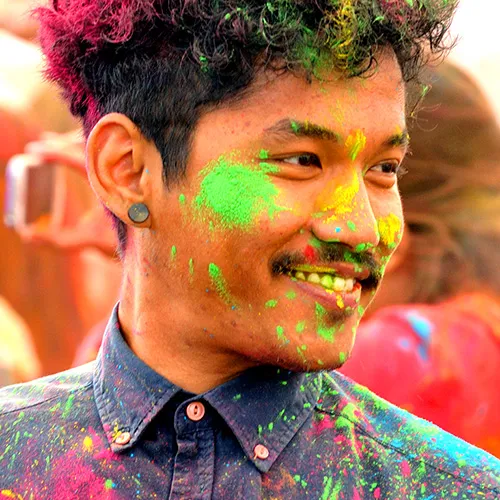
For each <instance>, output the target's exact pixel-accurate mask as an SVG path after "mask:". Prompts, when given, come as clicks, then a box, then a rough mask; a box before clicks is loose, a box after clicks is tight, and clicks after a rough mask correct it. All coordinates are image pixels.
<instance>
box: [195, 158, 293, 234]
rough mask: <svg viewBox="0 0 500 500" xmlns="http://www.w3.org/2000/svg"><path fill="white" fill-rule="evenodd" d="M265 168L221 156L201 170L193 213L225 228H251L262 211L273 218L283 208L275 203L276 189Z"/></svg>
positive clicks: (277, 192)
mask: <svg viewBox="0 0 500 500" xmlns="http://www.w3.org/2000/svg"><path fill="white" fill-rule="evenodd" d="M264 170H265V169H263V168H260V167H256V166H254V165H252V166H246V165H243V164H241V163H232V162H229V161H228V160H227V159H226V158H224V157H220V158H219V159H218V160H217V161H216V162H215V163H214V164H211V165H209V166H208V167H207V168H205V169H203V171H202V172H201V173H200V175H201V176H202V177H203V180H202V182H201V185H200V192H199V194H198V195H197V196H196V197H195V199H194V200H193V206H194V209H195V212H197V213H198V215H199V216H200V218H202V219H205V218H210V217H213V218H214V224H215V225H218V226H219V227H220V228H222V229H225V230H230V229H235V228H239V229H243V230H250V229H252V228H253V227H255V226H256V222H257V219H258V218H259V217H260V216H261V215H263V214H265V213H267V215H268V217H269V218H270V219H273V218H274V217H275V216H276V214H277V213H279V212H281V211H283V210H286V209H285V208H284V207H280V206H278V205H277V204H276V198H277V196H278V194H279V191H278V188H277V187H276V186H275V185H274V184H273V183H272V182H271V180H270V178H269V177H268V175H266V172H265V171H264Z"/></svg>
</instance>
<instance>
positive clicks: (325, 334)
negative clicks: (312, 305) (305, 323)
mask: <svg viewBox="0 0 500 500" xmlns="http://www.w3.org/2000/svg"><path fill="white" fill-rule="evenodd" d="M327 317H328V312H327V310H326V309H325V308H324V307H323V306H322V305H321V304H318V302H316V321H317V327H316V328H317V330H316V331H317V333H318V335H319V336H320V337H321V338H323V339H325V340H327V341H328V342H333V340H334V338H335V333H336V331H337V328H336V327H335V326H327Z"/></svg>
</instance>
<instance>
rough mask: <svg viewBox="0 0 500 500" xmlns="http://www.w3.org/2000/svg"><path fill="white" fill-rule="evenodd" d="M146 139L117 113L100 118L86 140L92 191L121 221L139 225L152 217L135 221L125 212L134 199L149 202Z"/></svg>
mask: <svg viewBox="0 0 500 500" xmlns="http://www.w3.org/2000/svg"><path fill="white" fill-rule="evenodd" d="M146 143H147V141H146V139H145V138H144V136H143V135H142V134H141V132H140V131H139V129H138V128H137V127H136V126H135V124H134V123H133V122H132V121H131V120H130V119H129V118H127V117H126V116H125V115H122V114H119V113H111V114H108V115H106V116H104V117H103V118H101V119H100V120H99V122H98V123H97V124H96V125H95V127H94V128H93V129H92V132H91V133H90V135H89V138H88V140H87V170H88V175H89V180H90V184H91V185H92V188H93V189H94V191H95V193H96V194H97V196H98V197H99V198H100V199H101V201H102V202H103V203H104V205H105V206H106V207H107V208H108V210H110V211H111V212H113V214H115V215H116V216H117V217H118V218H119V219H120V220H121V221H123V222H124V223H125V224H128V225H132V226H140V227H150V226H151V217H149V218H148V219H147V220H146V221H145V222H143V223H141V224H137V223H132V221H131V220H130V219H129V217H128V215H127V213H128V210H129V208H130V207H131V206H132V205H134V204H135V203H145V204H146V205H148V198H149V195H150V181H149V176H148V175H147V170H146V167H145V161H144V160H145V148H146Z"/></svg>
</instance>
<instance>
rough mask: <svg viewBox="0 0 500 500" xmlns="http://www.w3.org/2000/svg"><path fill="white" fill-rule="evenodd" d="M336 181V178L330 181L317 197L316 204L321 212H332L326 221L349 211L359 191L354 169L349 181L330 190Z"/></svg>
mask: <svg viewBox="0 0 500 500" xmlns="http://www.w3.org/2000/svg"><path fill="white" fill-rule="evenodd" d="M337 183H338V180H334V181H331V182H330V183H329V185H328V186H327V188H326V189H325V190H324V191H323V193H321V195H320V196H319V197H318V205H319V207H320V210H321V212H322V213H324V212H330V211H331V212H333V215H332V216H331V217H329V218H328V220H327V222H332V221H334V220H336V219H337V216H339V215H342V214H347V213H351V212H352V209H353V204H354V200H355V198H356V195H357V194H358V192H359V177H358V173H357V172H356V171H354V172H353V176H352V179H351V181H350V182H349V183H347V184H346V185H342V186H337V187H335V189H334V190H333V192H332V189H331V186H333V185H335V184H337Z"/></svg>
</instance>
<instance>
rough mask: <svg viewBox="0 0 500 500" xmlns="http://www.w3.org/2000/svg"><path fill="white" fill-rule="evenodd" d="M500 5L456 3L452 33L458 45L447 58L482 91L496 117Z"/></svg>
mask: <svg viewBox="0 0 500 500" xmlns="http://www.w3.org/2000/svg"><path fill="white" fill-rule="evenodd" d="M499 18H500V2H499V1H498V0H460V6H459V8H458V11H457V14H456V16H455V19H454V21H453V26H452V33H453V35H455V36H458V42H457V45H456V47H455V48H454V49H453V51H452V53H451V55H450V58H451V60H452V61H453V62H454V63H456V64H458V65H459V66H461V67H463V68H465V69H466V70H468V71H469V73H470V74H471V75H472V76H473V77H475V78H476V80H477V81H478V82H479V83H480V85H481V86H482V87H483V89H484V91H485V92H486V94H487V96H488V97H489V99H490V100H491V103H492V105H493V107H494V109H495V111H496V115H497V117H500V29H499V26H498V19H499Z"/></svg>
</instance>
